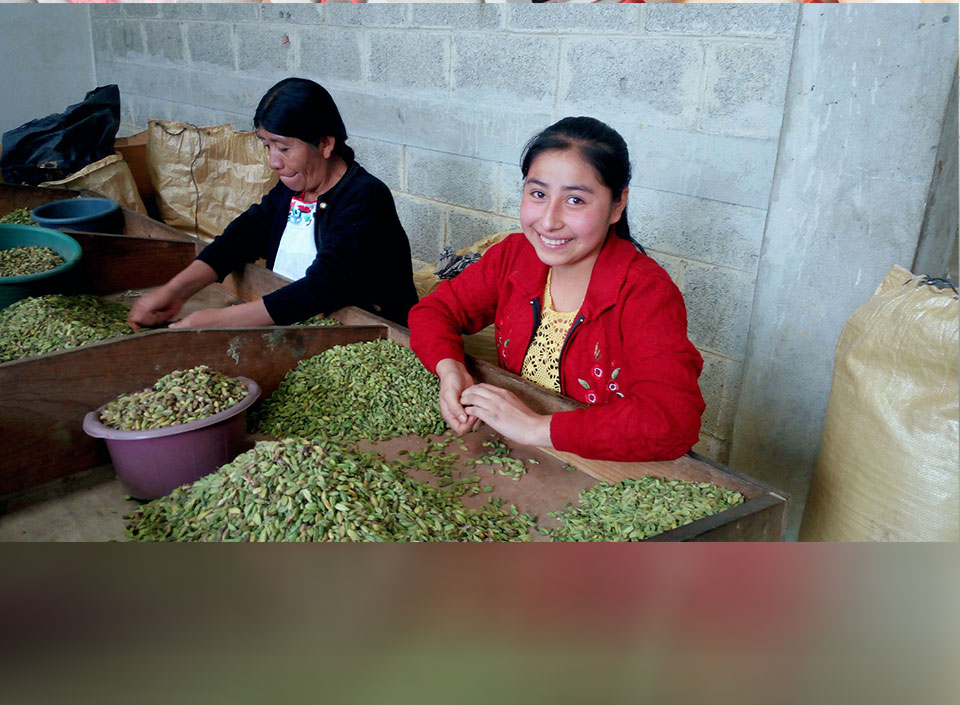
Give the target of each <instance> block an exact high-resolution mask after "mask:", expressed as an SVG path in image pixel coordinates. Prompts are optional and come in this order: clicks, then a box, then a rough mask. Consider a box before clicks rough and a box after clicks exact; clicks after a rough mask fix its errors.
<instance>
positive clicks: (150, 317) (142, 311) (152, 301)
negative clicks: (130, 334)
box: [127, 287, 183, 330]
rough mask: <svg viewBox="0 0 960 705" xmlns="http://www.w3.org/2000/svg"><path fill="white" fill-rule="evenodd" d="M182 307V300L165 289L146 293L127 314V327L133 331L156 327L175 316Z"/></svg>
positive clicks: (161, 288)
mask: <svg viewBox="0 0 960 705" xmlns="http://www.w3.org/2000/svg"><path fill="white" fill-rule="evenodd" d="M182 306H183V299H181V298H179V297H178V296H176V295H175V294H174V293H173V292H172V291H170V290H169V289H168V288H167V287H160V288H159V289H154V290H153V291H148V292H147V293H146V294H144V295H143V296H141V297H140V298H139V299H137V300H136V301H134V303H133V306H132V307H131V308H130V313H129V314H127V325H128V326H130V327H131V328H133V329H134V330H140V329H141V328H144V327H151V326H158V325H160V324H161V323H166V322H167V321H169V320H170V319H171V318H173V317H174V316H176V315H177V313H178V312H179V311H180V309H181V307H182Z"/></svg>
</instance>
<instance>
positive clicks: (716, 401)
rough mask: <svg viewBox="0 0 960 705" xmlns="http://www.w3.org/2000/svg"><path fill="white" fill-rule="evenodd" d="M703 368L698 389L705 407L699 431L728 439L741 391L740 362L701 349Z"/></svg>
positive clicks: (741, 369) (741, 371) (721, 438)
mask: <svg viewBox="0 0 960 705" xmlns="http://www.w3.org/2000/svg"><path fill="white" fill-rule="evenodd" d="M701 354H702V355H703V371H702V372H701V373H700V380H699V383H700V393H701V394H703V400H704V402H706V404H707V408H706V409H705V410H704V412H703V416H702V417H701V425H700V431H701V432H705V433H709V434H710V435H712V436H714V437H716V438H718V439H720V440H722V441H729V440H730V436H731V432H732V430H733V419H734V415H735V414H736V411H737V399H738V398H739V395H740V377H741V375H742V373H743V363H741V362H737V361H735V360H730V359H728V358H725V357H720V356H719V355H713V354H711V353H709V352H706V351H702V352H701Z"/></svg>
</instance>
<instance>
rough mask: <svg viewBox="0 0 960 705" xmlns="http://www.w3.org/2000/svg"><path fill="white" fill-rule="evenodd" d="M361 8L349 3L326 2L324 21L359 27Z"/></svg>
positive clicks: (336, 24) (331, 23) (329, 23)
mask: <svg viewBox="0 0 960 705" xmlns="http://www.w3.org/2000/svg"><path fill="white" fill-rule="evenodd" d="M360 9H361V8H359V7H357V6H356V5H353V4H348V3H325V4H324V6H323V21H324V23H326V24H328V25H335V26H340V27H342V26H346V27H359V26H360V23H361V22H360Z"/></svg>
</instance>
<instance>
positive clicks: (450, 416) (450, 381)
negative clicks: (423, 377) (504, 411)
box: [437, 357, 480, 436]
mask: <svg viewBox="0 0 960 705" xmlns="http://www.w3.org/2000/svg"><path fill="white" fill-rule="evenodd" d="M437 377H439V378H440V414H441V415H442V416H443V420H444V421H446V422H447V424H448V425H449V426H450V428H452V429H453V432H454V433H456V434H457V435H458V436H462V435H463V434H464V433H466V432H467V431H470V430H473V429H474V428H476V427H477V426H479V425H480V419H477V418H474V417H472V416H468V415H467V412H466V411H464V409H463V406H462V405H461V404H460V395H461V394H462V393H463V390H465V389H466V388H467V387H471V386H473V384H474V381H473V377H471V376H470V373H469V372H467V368H466V367H464V365H463V363H462V362H460V361H459V360H454V359H453V358H449V357H448V358H444V359H443V360H441V361H440V362H438V363H437Z"/></svg>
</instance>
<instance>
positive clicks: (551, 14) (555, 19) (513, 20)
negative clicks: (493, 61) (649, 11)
mask: <svg viewBox="0 0 960 705" xmlns="http://www.w3.org/2000/svg"><path fill="white" fill-rule="evenodd" d="M642 9H643V8H640V7H637V6H635V5H599V6H596V7H586V6H585V5H562V6H560V7H550V8H546V7H535V6H534V5H510V6H508V7H507V28H508V29H511V30H519V31H522V32H559V33H577V34H625V33H626V34H633V33H634V32H636V31H637V30H638V29H639V27H640V17H641V16H642V13H641V10H642Z"/></svg>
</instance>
